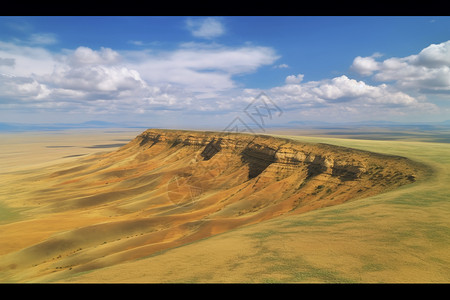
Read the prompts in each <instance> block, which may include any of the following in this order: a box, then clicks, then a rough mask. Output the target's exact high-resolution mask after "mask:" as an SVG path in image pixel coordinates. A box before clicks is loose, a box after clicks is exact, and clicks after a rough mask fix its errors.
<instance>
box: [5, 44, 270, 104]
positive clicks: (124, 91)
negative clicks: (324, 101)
mask: <svg viewBox="0 0 450 300" xmlns="http://www.w3.org/2000/svg"><path fill="white" fill-rule="evenodd" d="M0 57H1V58H2V60H1V61H0V62H1V63H0V74H1V77H0V89H1V90H0V96H2V97H4V98H3V100H2V103H5V101H7V102H8V103H9V104H8V105H9V106H8V107H12V106H11V105H13V104H12V103H14V99H16V102H15V103H16V105H25V102H26V105H30V107H31V106H33V105H34V107H40V108H44V107H45V108H48V109H56V108H57V109H61V110H63V109H66V110H70V111H72V112H74V111H77V112H81V111H84V112H86V113H106V112H120V110H124V111H133V112H140V113H142V112H145V111H149V110H152V109H157V110H158V109H168V110H182V109H193V110H213V109H214V107H215V108H216V109H217V107H218V106H217V105H218V103H219V102H220V100H219V99H222V98H221V95H220V93H222V92H226V91H229V90H231V89H234V88H236V83H235V81H234V79H233V76H235V75H241V74H246V73H250V72H254V71H256V70H257V69H258V68H259V67H261V66H263V65H268V64H272V63H273V62H274V61H275V60H277V59H278V56H277V55H276V54H275V52H274V51H273V49H271V48H268V47H252V46H248V45H247V46H243V47H225V46H221V45H217V44H212V45H205V44H196V43H190V44H189V45H182V46H181V47H180V48H178V49H176V50H173V51H165V52H149V51H145V50H143V51H122V52H118V51H115V50H113V49H110V48H100V49H91V48H89V47H84V46H81V47H78V48H76V49H73V50H67V49H66V50H63V51H62V52H60V53H51V52H49V51H48V50H46V49H44V48H41V47H39V46H36V47H31V46H24V45H16V44H13V43H3V42H0ZM222 97H223V95H222ZM212 98H217V99H218V100H217V101H216V99H214V100H211V99H212ZM33 101H34V102H33Z"/></svg>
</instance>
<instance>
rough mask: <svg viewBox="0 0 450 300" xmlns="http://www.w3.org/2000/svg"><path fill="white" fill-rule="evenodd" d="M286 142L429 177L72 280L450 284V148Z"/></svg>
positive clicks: (396, 143) (350, 141) (321, 140)
mask: <svg viewBox="0 0 450 300" xmlns="http://www.w3.org/2000/svg"><path fill="white" fill-rule="evenodd" d="M284 137H289V138H292V139H297V140H301V141H306V142H318V143H329V144H334V145H339V146H344V147H350V148H356V149H362V150H367V151H372V152H378V153H384V154H391V155H399V156H404V157H408V158H410V159H412V160H414V161H417V162H420V163H424V164H426V165H427V166H429V167H430V172H429V175H428V176H426V178H422V179H421V180H419V181H417V182H415V183H413V184H409V185H406V186H402V187H400V188H399V189H396V190H394V191H389V192H385V193H382V194H378V195H376V196H373V197H369V198H365V199H359V200H355V201H350V202H347V203H344V204H341V205H338V206H332V207H326V208H322V209H318V210H315V211H311V212H308V213H304V214H297V215H295V214H292V215H284V216H281V217H279V218H276V219H272V220H269V221H265V222H262V223H259V224H255V225H250V226H246V227H243V228H239V229H235V230H232V231H229V232H226V233H223V234H220V235H217V236H214V237H210V238H207V239H204V240H201V241H198V242H195V243H192V244H189V245H186V246H182V247H177V248H175V249H171V250H168V251H164V252H163V253H161V254H156V255H152V256H151V257H148V258H145V259H141V260H139V261H136V262H129V263H124V264H121V265H116V266H113V267H109V268H105V269H102V270H97V271H94V272H91V273H89V274H84V275H82V276H75V277H72V278H70V279H68V281H74V282H77V281H78V282H83V281H84V282H86V281H88V282H92V281H94V282H95V281H103V282H115V281H121V282H251V283H257V282H265V283H272V282H326V283H352V282H369V283H373V282H381V283H386V282H387V283H398V282H418V283H428V282H450V218H449V216H450V201H449V200H450V144H445V143H433V142H417V141H381V140H376V141H375V140H355V139H337V138H328V137H300V136H284ZM149 270H151V272H149ZM61 281H64V279H63V278H61Z"/></svg>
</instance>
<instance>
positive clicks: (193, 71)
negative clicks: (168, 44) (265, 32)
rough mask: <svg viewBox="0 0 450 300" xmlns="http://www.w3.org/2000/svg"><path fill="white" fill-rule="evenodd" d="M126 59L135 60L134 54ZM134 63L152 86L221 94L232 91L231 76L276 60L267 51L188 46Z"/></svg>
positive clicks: (273, 53) (200, 45) (148, 54)
mask: <svg viewBox="0 0 450 300" xmlns="http://www.w3.org/2000/svg"><path fill="white" fill-rule="evenodd" d="M126 56H127V57H128V56H130V57H137V56H138V55H136V54H135V53H134V52H129V53H127V54H126ZM139 56H140V57H139V59H137V61H136V62H133V63H132V64H130V65H132V67H133V68H134V69H136V70H137V71H138V72H139V73H140V74H141V76H142V78H143V79H144V80H145V81H146V82H149V83H151V84H157V85H159V84H172V85H176V86H179V87H183V88H185V89H187V90H189V91H192V92H208V93H209V92H214V91H223V90H227V89H231V88H234V87H235V82H234V81H233V79H232V76H234V75H238V74H246V73H251V72H254V71H256V70H257V69H258V68H259V67H261V66H264V65H270V64H272V63H273V62H274V61H276V60H277V59H278V56H277V55H276V54H275V51H274V50H273V49H271V48H268V47H251V46H246V47H238V48H229V47H224V46H221V45H206V46H205V45H203V44H196V43H191V44H189V45H184V46H183V47H182V48H180V49H177V50H175V51H172V52H164V53H158V54H153V53H147V54H144V53H141V52H140V55H139Z"/></svg>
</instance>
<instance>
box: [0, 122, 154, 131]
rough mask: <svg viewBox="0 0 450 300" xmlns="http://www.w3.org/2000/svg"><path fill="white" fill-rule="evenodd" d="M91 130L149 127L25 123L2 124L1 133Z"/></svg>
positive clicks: (107, 123) (0, 123)
mask: <svg viewBox="0 0 450 300" xmlns="http://www.w3.org/2000/svg"><path fill="white" fill-rule="evenodd" d="M91 128H148V126H142V125H133V124H123V123H114V122H105V121H88V122H83V123H51V124H24V123H2V122H0V131H3V132H5V131H10V132H20V131H53V130H66V129H91Z"/></svg>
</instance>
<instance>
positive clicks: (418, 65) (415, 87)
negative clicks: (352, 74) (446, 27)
mask: <svg viewBox="0 0 450 300" xmlns="http://www.w3.org/2000/svg"><path fill="white" fill-rule="evenodd" d="M352 69H353V70H355V71H357V72H358V73H360V74H361V75H373V78H374V79H375V80H378V81H385V82H386V81H392V82H395V84H396V86H397V87H398V88H400V89H402V90H404V91H407V90H409V91H418V92H422V93H427V92H434V93H440V92H441V93H448V92H450V41H447V42H443V43H440V44H431V45H430V46H428V47H426V48H424V49H423V50H421V51H420V52H419V53H418V54H414V55H410V56H406V57H392V58H388V59H386V60H384V61H376V60H375V59H374V58H373V57H357V58H355V60H354V61H353V64H352Z"/></svg>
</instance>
